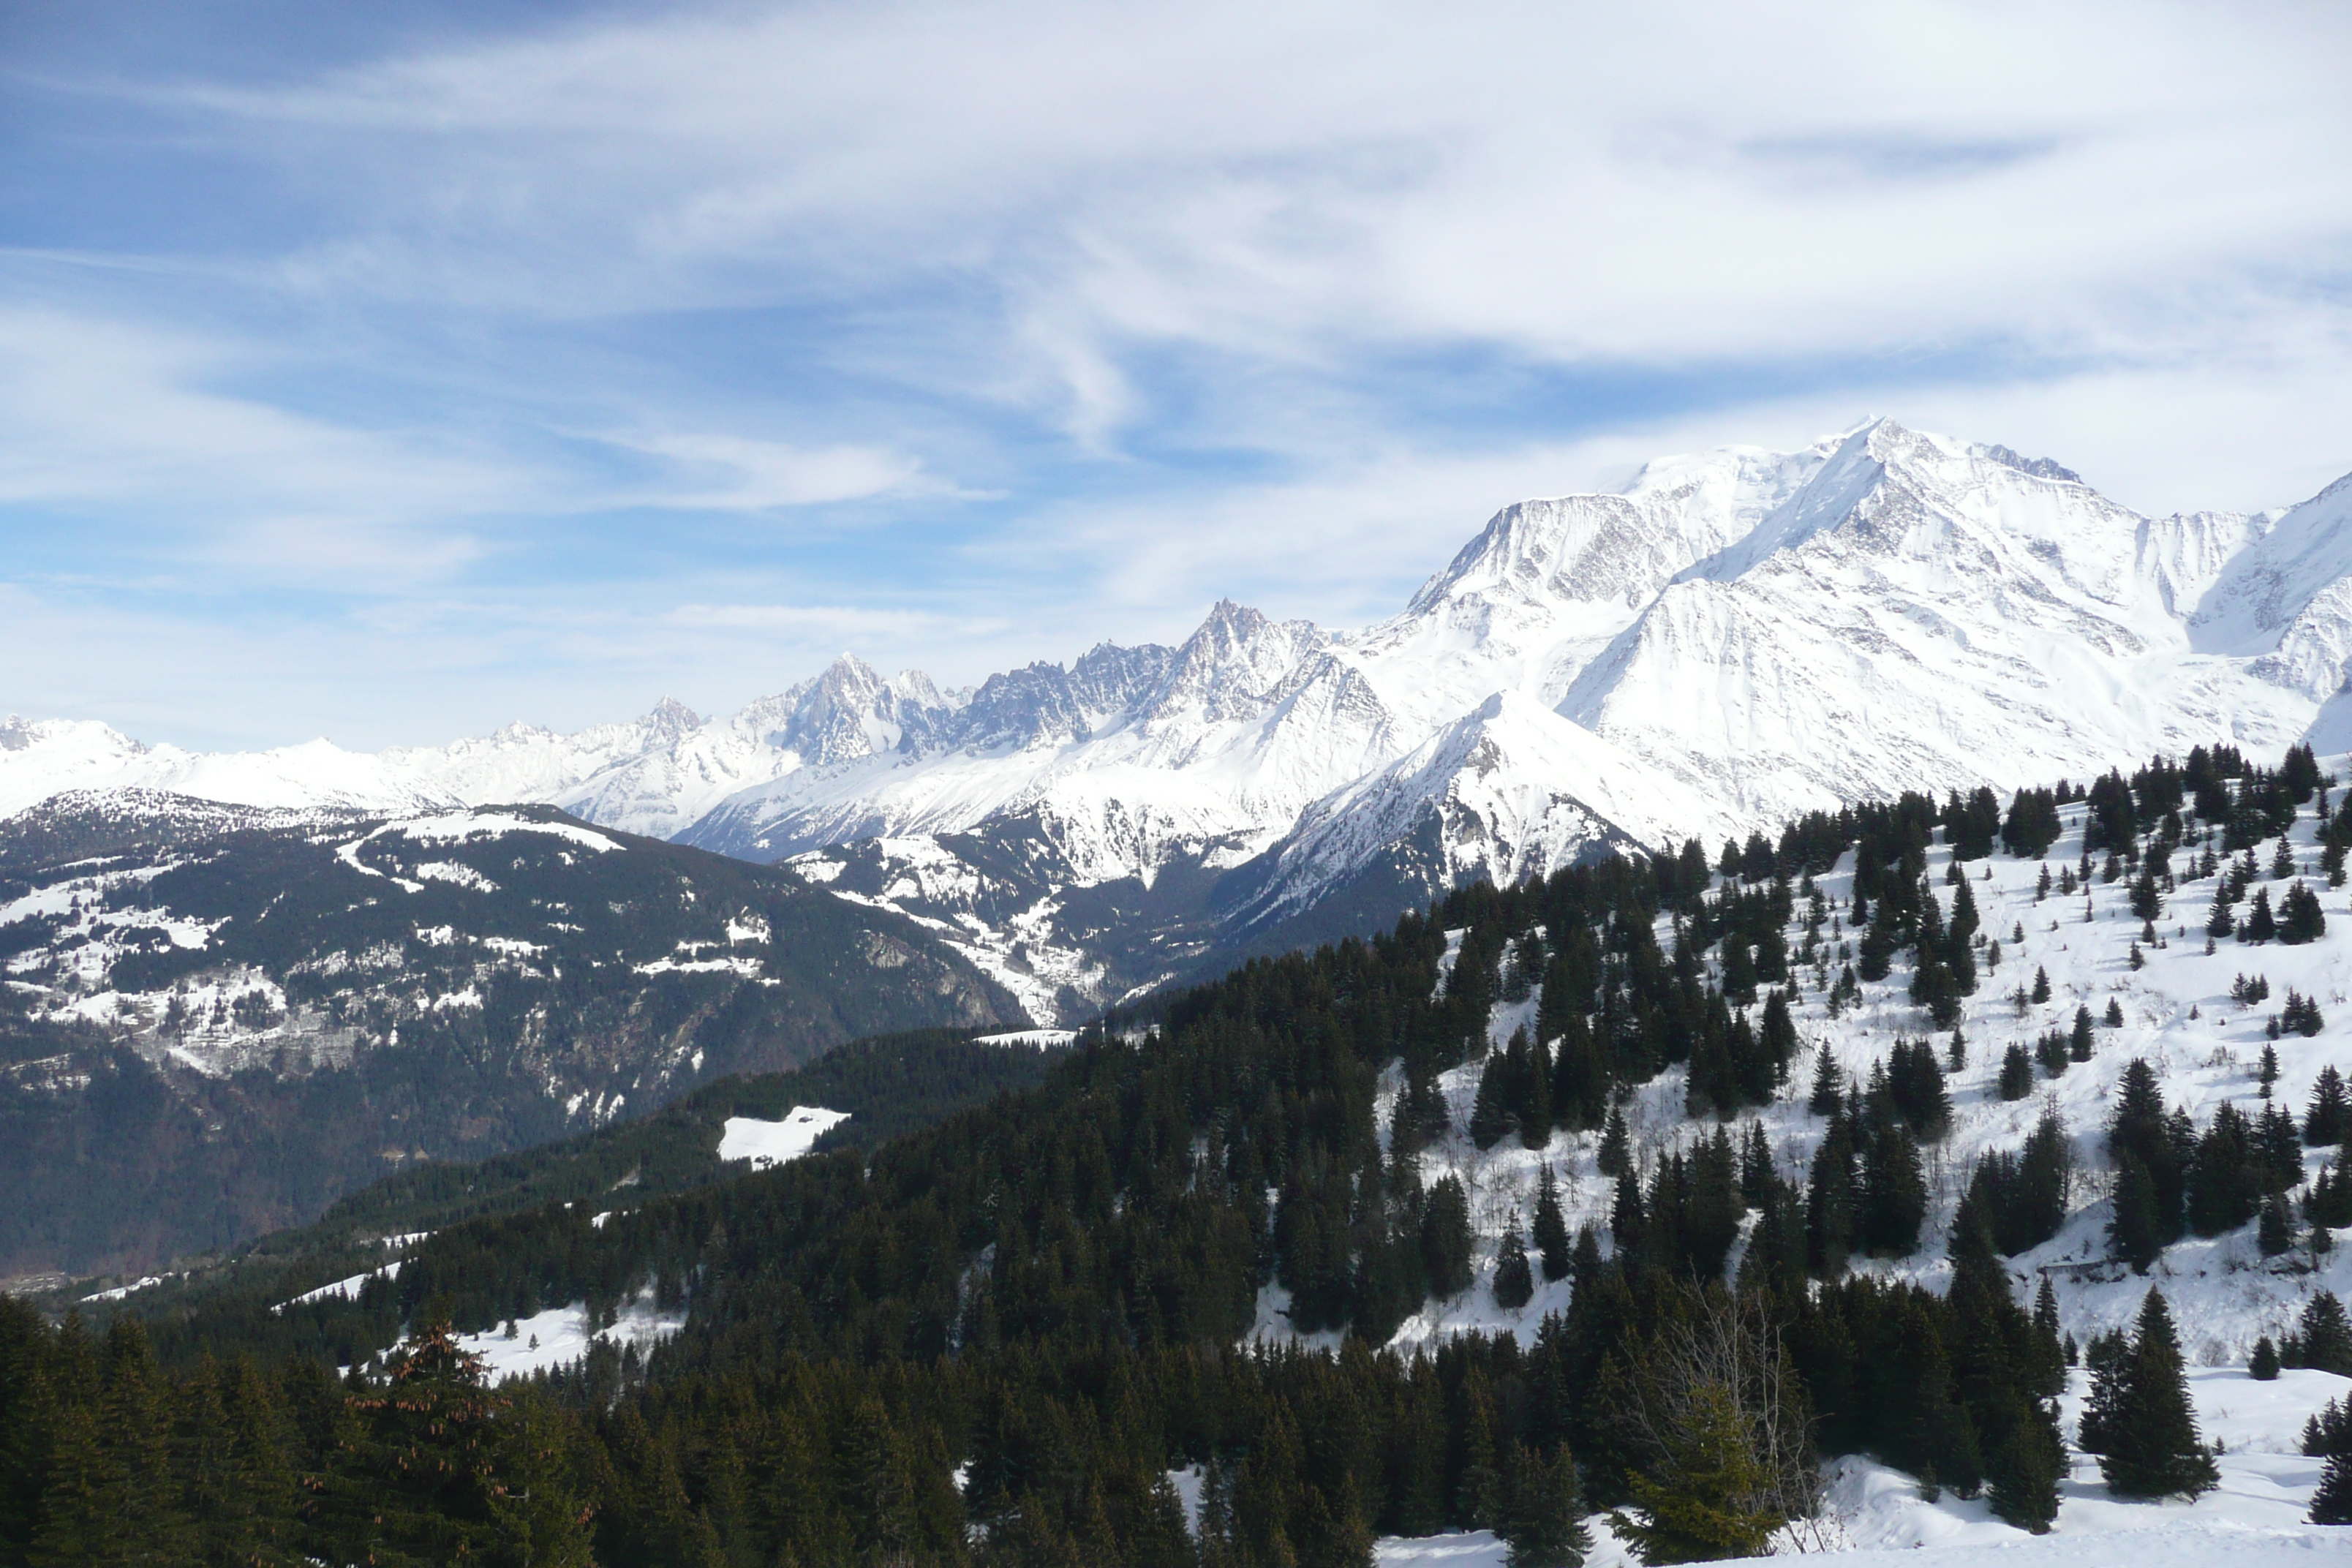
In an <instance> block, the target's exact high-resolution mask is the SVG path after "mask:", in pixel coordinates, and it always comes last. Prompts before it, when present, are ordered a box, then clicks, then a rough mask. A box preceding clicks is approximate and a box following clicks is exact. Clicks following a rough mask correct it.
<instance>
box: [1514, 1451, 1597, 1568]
mask: <svg viewBox="0 0 2352 1568" xmlns="http://www.w3.org/2000/svg"><path fill="white" fill-rule="evenodd" d="M1507 1479H1508V1487H1507V1490H1508V1493H1509V1497H1510V1503H1509V1507H1508V1510H1507V1513H1506V1515H1505V1517H1504V1520H1503V1525H1502V1528H1501V1530H1500V1531H1497V1532H1496V1533H1498V1534H1500V1535H1501V1536H1502V1538H1503V1540H1504V1541H1505V1542H1507V1544H1508V1545H1509V1547H1510V1549H1511V1553H1510V1564H1511V1568H1580V1565H1581V1564H1582V1563H1583V1562H1584V1554H1585V1553H1586V1552H1589V1551H1591V1547H1592V1536H1591V1531H1587V1530H1586V1529H1585V1528H1584V1494H1583V1491H1582V1489H1580V1487H1579V1486H1578V1484H1577V1479H1576V1462H1575V1460H1573V1459H1572V1458H1570V1456H1569V1452H1568V1450H1567V1449H1566V1448H1565V1447H1553V1448H1549V1449H1546V1450H1541V1451H1538V1450H1536V1449H1532V1448H1528V1447H1523V1446H1518V1445H1514V1446H1513V1447H1512V1450H1511V1464H1510V1471H1509V1475H1508V1478H1507Z"/></svg>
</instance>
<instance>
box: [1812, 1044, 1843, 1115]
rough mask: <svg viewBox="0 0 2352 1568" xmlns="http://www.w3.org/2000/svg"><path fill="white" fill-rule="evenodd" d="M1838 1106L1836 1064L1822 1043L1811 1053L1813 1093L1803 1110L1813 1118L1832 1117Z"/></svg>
mask: <svg viewBox="0 0 2352 1568" xmlns="http://www.w3.org/2000/svg"><path fill="white" fill-rule="evenodd" d="M1839 1104H1840V1100H1839V1099H1838V1079H1837V1062H1836V1060H1835V1058H1832V1057H1831V1055H1830V1047H1829V1044H1828V1042H1826V1041H1824V1042H1822V1045H1821V1046H1819V1047H1816V1049H1815V1050H1814V1053H1813V1092H1812V1095H1811V1098H1810V1099H1808V1100H1806V1101H1805V1109H1806V1110H1810V1111H1811V1112H1812V1113H1813V1114H1814V1115H1815V1116H1834V1115H1836V1114H1837V1110H1838V1106H1839Z"/></svg>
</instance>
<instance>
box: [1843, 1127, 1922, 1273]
mask: <svg viewBox="0 0 2352 1568" xmlns="http://www.w3.org/2000/svg"><path fill="white" fill-rule="evenodd" d="M1860 1207H1861V1215H1860V1221H1861V1223H1860V1226H1859V1228H1860V1231H1861V1239H1862V1245H1863V1248H1864V1251H1866V1252H1868V1253H1870V1254H1871V1255H1872V1256H1873V1257H1875V1258H1903V1257H1907V1256H1908V1255H1909V1254H1910V1253H1911V1252H1913V1251H1914V1250H1915V1249H1916V1248H1917V1247H1918V1245H1919V1226H1920V1225H1921V1224H1922V1222H1924V1221H1925V1219H1926V1218H1927V1173H1926V1172H1925V1171H1924V1170H1923V1169H1922V1168H1921V1165H1920V1161H1919V1145H1918V1144H1917V1143H1916V1142H1913V1140H1912V1137H1911V1132H1910V1130H1909V1129H1908V1128H1906V1127H1905V1126H1903V1125H1902V1124H1901V1123H1900V1122H1896V1123H1894V1124H1892V1125H1888V1126H1884V1127H1880V1128H1876V1129H1874V1131H1872V1133H1871V1136H1870V1140H1869V1148H1868V1149H1867V1151H1866V1152H1864V1155H1863V1195H1862V1202H1861V1205H1860Z"/></svg>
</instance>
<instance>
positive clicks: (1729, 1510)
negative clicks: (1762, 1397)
mask: <svg viewBox="0 0 2352 1568" xmlns="http://www.w3.org/2000/svg"><path fill="white" fill-rule="evenodd" d="M1690 1406H1691V1408H1690V1411H1689V1415H1688V1416H1687V1419H1686V1424H1685V1426H1683V1427H1682V1429H1681V1430H1679V1431H1677V1432H1675V1434H1673V1436H1671V1437H1669V1438H1668V1442H1669V1444H1670V1446H1671V1447H1670V1451H1669V1453H1668V1455H1667V1456H1666V1459H1665V1462H1664V1465H1662V1466H1660V1467H1659V1468H1658V1472H1657V1473H1654V1474H1642V1475H1636V1476H1634V1477H1633V1500H1634V1501H1635V1502H1636V1503H1638V1504H1640V1505H1641V1508H1642V1510H1643V1514H1642V1516H1638V1517H1637V1516H1629V1515H1627V1514H1624V1513H1622V1512H1621V1513H1614V1514H1612V1515H1611V1516H1610V1523H1611V1525H1612V1528H1614V1529H1615V1531H1617V1533H1618V1534H1619V1535H1620V1536H1621V1537H1622V1538H1623V1539H1625V1540H1626V1541H1628V1542H1632V1543H1633V1548H1634V1550H1636V1551H1637V1552H1640V1553H1641V1554H1642V1560H1643V1562H1645V1563H1696V1562H1703V1561H1706V1560H1707V1559H1710V1558H1717V1557H1754V1556H1758V1555H1760V1554H1761V1553H1762V1552H1763V1550H1764V1547H1765V1543H1766V1542H1769V1541H1770V1540H1771V1538H1772V1532H1773V1531H1776V1530H1778V1529H1780V1526H1781V1525H1783V1524H1785V1523H1786V1522H1788V1521H1786V1520H1784V1519H1783V1518H1781V1517H1780V1515H1779V1514H1777V1513H1774V1512H1772V1511H1771V1510H1769V1508H1767V1507H1764V1506H1762V1505H1760V1504H1759V1501H1758V1498H1759V1495H1760V1494H1761V1493H1762V1492H1763V1490H1764V1487H1765V1483H1766V1480H1767V1479H1768V1478H1767V1477H1766V1476H1765V1475H1764V1473H1763V1468H1762V1467H1761V1465H1759V1462H1758V1461H1757V1459H1756V1458H1755V1456H1754V1454H1752V1453H1751V1452H1750V1451H1749V1449H1748V1439H1747V1433H1746V1431H1745V1430H1744V1429H1743V1426H1742V1425H1741V1422H1740V1419H1739V1413H1738V1410H1737V1408H1735V1407H1734V1405H1732V1402H1731V1395H1730V1394H1729V1393H1728V1391H1727V1390H1724V1389H1722V1388H1720V1387H1705V1388H1702V1389H1700V1390H1698V1391H1697V1392H1696V1393H1695V1394H1693V1395H1692V1397H1691V1400H1690Z"/></svg>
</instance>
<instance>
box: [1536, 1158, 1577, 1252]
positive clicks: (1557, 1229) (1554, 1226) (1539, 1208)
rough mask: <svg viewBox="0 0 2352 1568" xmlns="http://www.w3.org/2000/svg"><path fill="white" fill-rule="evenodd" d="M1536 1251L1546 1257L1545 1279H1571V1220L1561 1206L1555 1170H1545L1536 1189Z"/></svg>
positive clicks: (1546, 1167) (1548, 1168)
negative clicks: (1569, 1267)
mask: <svg viewBox="0 0 2352 1568" xmlns="http://www.w3.org/2000/svg"><path fill="white" fill-rule="evenodd" d="M1535 1237H1536V1250H1537V1252H1538V1253H1539V1254H1540V1255H1541V1256H1542V1258H1543V1277H1544V1278H1545V1279H1548V1280H1549V1279H1566V1278H1567V1277H1568V1266H1569V1251H1570V1240H1569V1235H1568V1220H1567V1217H1566V1216H1565V1215H1562V1214H1561V1212H1560V1207H1559V1183H1557V1182H1555V1181H1553V1180H1552V1174H1551V1167H1550V1166H1549V1165H1546V1166H1545V1167H1544V1168H1543V1176H1542V1179H1541V1180H1540V1181H1539V1182H1538V1184H1537V1186H1536V1225H1535Z"/></svg>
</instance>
